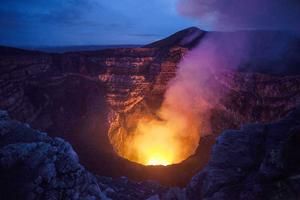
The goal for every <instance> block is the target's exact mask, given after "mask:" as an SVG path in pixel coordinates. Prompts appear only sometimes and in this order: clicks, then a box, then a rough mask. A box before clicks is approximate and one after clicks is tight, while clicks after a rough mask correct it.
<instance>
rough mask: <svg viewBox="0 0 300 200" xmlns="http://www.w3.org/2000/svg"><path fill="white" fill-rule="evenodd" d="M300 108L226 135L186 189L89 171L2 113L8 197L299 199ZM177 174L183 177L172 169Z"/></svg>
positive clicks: (2, 169)
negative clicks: (268, 121)
mask: <svg viewBox="0 0 300 200" xmlns="http://www.w3.org/2000/svg"><path fill="white" fill-rule="evenodd" d="M299 125H300V109H297V110H295V111H294V112H292V113H290V114H289V115H288V117H286V118H284V119H282V120H280V121H278V122H274V123H271V124H261V123H256V124H249V125H245V126H243V127H242V128H241V130H228V131H225V132H224V133H222V134H221V135H220V136H219V137H218V139H217V142H216V144H215V145H214V147H213V152H212V158H211V160H210V161H209V163H208V166H207V167H206V168H205V169H204V170H203V171H201V172H200V173H199V174H197V175H195V176H194V177H193V179H192V180H191V182H190V183H189V184H188V185H187V186H186V187H185V188H184V189H179V188H167V187H162V186H160V185H159V184H157V183H155V182H149V181H148V182H133V181H130V180H128V179H127V178H126V177H122V178H119V179H112V178H108V177H99V176H95V175H93V174H91V173H90V172H88V171H87V170H86V169H85V168H84V167H83V166H82V165H81V164H80V163H79V160H78V156H77V154H76V153H75V152H74V150H73V149H72V147H71V145H70V144H69V143H67V142H66V141H64V140H63V139H60V138H51V137H49V136H47V134H46V133H44V132H40V131H36V130H33V129H32V128H30V126H29V125H28V124H22V123H20V122H17V121H13V120H10V119H9V117H8V115H7V113H6V112H5V111H0V186H1V187H0V195H1V198H4V199H102V200H105V199H116V200H121V199H125V200H126V199H128V200H134V199H136V200H140V199H148V200H150V199H151V200H152V199H155V200H182V199H186V200H189V199H191V200H193V199H197V200H201V199H218V200H220V199H224V200H226V199H253V200H254V199H255V200H260V199H291V200H296V199H299V197H300V193H299V189H300V179H299V173H300V171H299V170H300V166H299V163H300V162H299V152H300V151H299V142H300V141H299V138H300V137H299V133H300V132H299V131H300V130H299ZM173 176H177V174H173Z"/></svg>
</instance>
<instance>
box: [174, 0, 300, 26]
mask: <svg viewBox="0 0 300 200" xmlns="http://www.w3.org/2000/svg"><path fill="white" fill-rule="evenodd" d="M178 11H179V12H180V13H181V14H182V15H185V16H189V17H193V18H196V19H197V20H198V21H199V26H200V27H201V28H204V29H208V30H245V29H273V30H274V29H275V30H295V29H298V30H299V27H300V26H299V17H300V1H299V0H179V4H178Z"/></svg>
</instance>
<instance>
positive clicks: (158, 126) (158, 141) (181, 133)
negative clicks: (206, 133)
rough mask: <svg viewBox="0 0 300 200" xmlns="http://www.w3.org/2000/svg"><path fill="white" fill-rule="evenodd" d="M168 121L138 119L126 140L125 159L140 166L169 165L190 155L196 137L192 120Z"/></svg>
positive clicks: (193, 148) (197, 140)
mask: <svg viewBox="0 0 300 200" xmlns="http://www.w3.org/2000/svg"><path fill="white" fill-rule="evenodd" d="M171 119H172V120H157V119H147V118H146V119H141V120H139V123H138V125H137V128H136V130H135V131H134V133H133V134H132V136H131V137H130V138H128V140H127V145H126V146H127V147H126V153H125V155H123V156H124V157H125V158H127V159H129V160H131V161H134V162H138V163H141V164H143V165H164V166H167V165H171V164H176V163H179V162H181V161H183V160H185V159H186V158H188V157H189V156H190V155H192V154H193V153H194V151H195V150H196V148H197V146H198V142H199V134H193V133H194V132H196V131H197V130H198V127H197V126H195V127H193V125H192V124H191V123H190V122H192V121H190V120H188V119H183V118H180V117H178V116H177V117H176V118H174V117H173V118H171Z"/></svg>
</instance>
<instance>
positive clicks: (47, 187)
mask: <svg viewBox="0 0 300 200" xmlns="http://www.w3.org/2000/svg"><path fill="white" fill-rule="evenodd" d="M163 191H164V188H162V187H161V186H159V185H158V184H156V183H153V182H145V183H135V182H131V181H129V180H128V179H127V178H120V179H111V178H105V177H96V176H94V175H92V174H91V173H90V172H88V171H87V170H86V169H85V168H84V167H83V166H82V165H81V164H80V163H79V159H78V156H77V154H76V153H75V152H74V150H73V148H72V147H71V145H70V144H69V143H67V142H66V141H64V140H63V139H60V138H51V137H49V136H47V134H46V133H43V132H40V131H36V130H33V129H31V128H30V126H29V125H28V124H22V123H20V122H17V121H12V120H10V119H9V117H8V115H7V113H6V112H5V111H0V197H1V199H4V200H6V199H87V200H93V199H111V198H109V197H108V196H110V197H113V199H125V200H126V199H146V198H148V197H150V196H153V195H155V194H157V193H162V192H163Z"/></svg>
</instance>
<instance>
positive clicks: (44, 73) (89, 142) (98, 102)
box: [0, 29, 300, 184]
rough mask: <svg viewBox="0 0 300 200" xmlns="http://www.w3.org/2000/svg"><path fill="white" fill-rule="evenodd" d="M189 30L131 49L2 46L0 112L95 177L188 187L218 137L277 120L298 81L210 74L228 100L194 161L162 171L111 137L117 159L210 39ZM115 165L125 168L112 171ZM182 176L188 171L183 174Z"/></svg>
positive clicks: (213, 117) (292, 103) (294, 101)
mask: <svg viewBox="0 0 300 200" xmlns="http://www.w3.org/2000/svg"><path fill="white" fill-rule="evenodd" d="M186 31H187V32H186ZM186 31H185V32H182V33H180V34H177V35H175V36H172V37H170V38H171V39H170V38H169V39H168V40H163V41H160V42H158V43H153V44H150V45H149V46H146V47H143V48H133V49H123V48H120V49H109V50H101V51H92V52H73V53H72V52H71V53H64V54H47V53H41V52H31V51H22V50H18V49H12V48H2V49H0V50H1V52H3V53H1V54H0V77H1V78H0V85H1V86H0V93H1V96H0V98H1V99H0V108H1V109H5V110H7V111H8V112H9V113H10V115H11V116H12V118H14V119H18V120H21V121H23V122H28V123H30V124H32V126H33V127H34V128H39V129H41V130H47V131H48V132H49V134H50V135H52V136H62V137H64V138H66V139H67V140H69V141H70V142H71V143H72V144H73V145H74V148H75V150H76V151H77V152H78V154H79V156H80V157H81V159H82V160H83V162H84V164H85V165H87V166H88V167H90V168H91V169H93V170H95V171H96V172H97V173H102V174H107V175H112V176H119V175H128V176H130V177H133V178H136V179H149V178H151V179H157V180H160V181H162V182H164V183H168V184H183V183H186V182H187V181H188V180H189V178H190V177H191V176H192V175H193V174H194V173H196V172H197V171H199V170H200V169H202V168H203V167H204V166H205V164H206V163H207V161H208V159H209V154H210V149H211V146H212V144H213V143H214V140H215V137H216V135H218V134H219V133H220V132H222V131H223V130H225V129H228V128H238V127H239V126H240V125H241V124H243V123H246V122H270V121H274V120H277V119H279V118H281V117H283V116H285V115H286V114H287V113H288V111H290V110H292V109H293V108H295V107H296V106H297V105H299V99H300V91H299V90H300V83H299V81H300V77H299V76H298V75H294V76H291V75H290V74H288V75H285V76H275V75H270V74H269V75H267V74H261V73H256V71H251V70H250V71H249V70H235V71H234V70H230V69H228V70H224V71H223V72H222V73H219V74H217V75H216V74H214V75H212V77H211V81H212V82H213V84H212V85H217V86H218V88H221V90H222V91H223V92H224V93H226V94H227V95H226V96H225V97H224V98H222V99H221V101H220V102H219V104H218V106H216V107H214V108H213V109H212V110H211V112H210V113H211V114H210V115H208V116H207V120H206V123H207V127H210V128H211V130H210V133H212V134H211V135H209V136H207V137H205V138H203V139H202V140H201V141H200V145H199V148H198V150H197V152H196V154H195V155H194V156H192V157H190V158H189V159H188V160H186V161H185V162H183V163H182V164H181V165H176V166H169V167H167V168H164V169H157V170H158V171H159V173H153V171H155V169H153V170H152V169H151V170H148V169H146V168H144V167H143V166H136V165H134V164H132V163H130V162H128V161H124V160H122V159H120V158H117V157H116V155H115V154H114V153H113V151H112V147H111V145H110V144H109V141H108V139H110V140H111V141H113V143H114V150H115V151H117V152H119V153H120V151H119V149H120V148H121V147H122V145H123V141H124V140H123V138H126V137H127V136H128V135H129V134H130V131H131V130H132V129H134V128H135V126H136V124H137V119H139V118H142V117H145V116H150V117H153V116H155V111H156V110H157V109H158V108H159V106H160V104H161V102H162V100H163V95H164V93H165V91H166V89H167V86H168V83H169V82H170V80H171V79H172V78H174V77H175V75H176V69H177V66H178V63H179V61H180V60H181V59H182V57H183V56H184V55H185V54H186V53H187V51H189V49H190V48H192V47H194V45H195V44H198V43H199V42H200V41H201V39H202V38H203V37H205V34H209V33H204V32H202V31H200V30H198V29H188V30H186ZM185 36H188V37H186V38H185ZM182 37H183V38H182ZM228 37H229V36H228ZM200 45H201V44H200ZM295 55H298V54H297V51H295ZM296 57H297V56H296ZM282 63H284V62H282ZM282 63H280V65H281V64H282ZM271 64H273V63H271ZM296 64H297V63H296ZM278 65H279V64H278ZM212 89H213V88H212ZM107 135H108V136H109V138H107ZM106 151H108V152H106ZM103 152H105V153H103ZM102 163H107V165H103V164H102ZM117 165H122V166H125V167H112V166H117ZM132 166H133V167H132ZM136 169H139V170H136ZM135 170H136V171H138V172H136V171H135ZM182 170H185V171H186V173H182V174H181V173H180V171H182ZM133 171H135V172H134V173H135V174H134V173H133ZM145 171H147V173H145ZM148 172H149V173H148ZM173 173H177V174H180V176H177V177H174V176H172V174H173ZM161 174H167V175H166V176H161Z"/></svg>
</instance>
